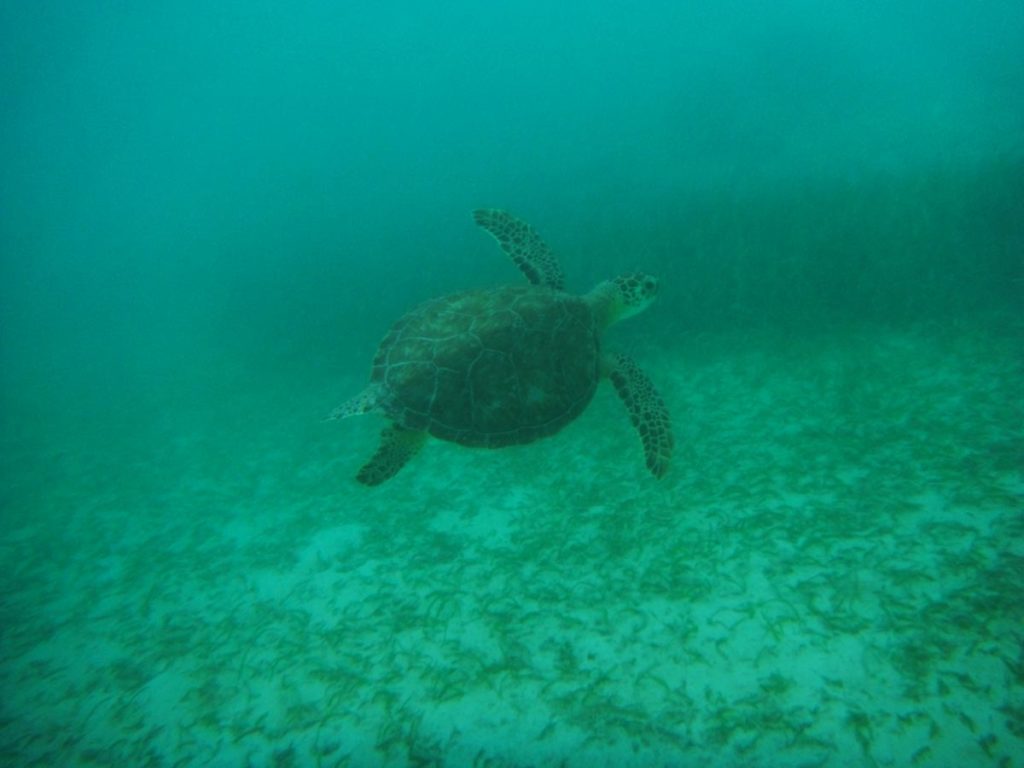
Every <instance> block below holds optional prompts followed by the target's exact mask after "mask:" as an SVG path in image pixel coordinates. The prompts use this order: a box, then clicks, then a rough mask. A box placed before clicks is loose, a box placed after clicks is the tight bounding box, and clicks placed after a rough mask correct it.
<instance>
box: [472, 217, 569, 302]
mask: <svg viewBox="0 0 1024 768" xmlns="http://www.w3.org/2000/svg"><path fill="white" fill-rule="evenodd" d="M473 220H474V221H476V223H477V224H479V225H480V226H481V227H483V228H484V229H486V230H487V231H488V232H490V233H491V235H493V236H494V239H495V240H497V241H498V245H500V246H501V250H503V251H504V252H505V253H507V254H508V255H509V257H510V258H511V259H512V261H514V262H515V264H516V266H517V267H519V269H520V270H521V271H522V273H523V274H524V275H526V279H527V280H529V281H530V282H531V283H533V284H534V285H546V286H548V287H550V288H554V289H556V290H559V291H561V290H564V289H565V276H564V275H563V274H562V267H561V265H559V263H558V260H557V259H556V258H555V256H554V254H553V253H551V249H550V248H548V246H547V244H546V243H545V242H544V241H543V240H541V238H540V235H538V234H537V233H536V232H535V231H534V230H533V227H531V226H530V225H529V224H527V223H526V222H525V221H520V220H519V219H517V218H516V217H515V216H513V215H512V214H510V213H506V212H505V211H499V210H497V209H495V208H480V209H478V210H476V211H473Z"/></svg>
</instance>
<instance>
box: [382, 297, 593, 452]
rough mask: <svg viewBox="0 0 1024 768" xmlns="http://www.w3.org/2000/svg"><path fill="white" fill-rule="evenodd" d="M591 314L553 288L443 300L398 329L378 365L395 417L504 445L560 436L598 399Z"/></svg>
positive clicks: (459, 438)
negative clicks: (596, 395)
mask: <svg viewBox="0 0 1024 768" xmlns="http://www.w3.org/2000/svg"><path fill="white" fill-rule="evenodd" d="M599 346H600V340H599V334H598V329H597V326H596V324H595V322H594V317H593V313H592V312H591V310H590V307H589V306H588V305H587V304H586V302H584V301H583V299H581V298H579V297H577V296H571V295H569V294H566V293H562V292H560V291H557V290H554V289H552V288H548V287H545V286H533V285H531V286H506V287H501V288H494V289H489V290H477V291H468V292H465V293H457V294H452V295H449V296H442V297H441V298H438V299H433V300H432V301H428V302H426V303H424V304H421V305H420V306H418V307H416V308H415V309H413V310H412V311H411V312H409V313H408V314H406V315H405V316H404V317H402V318H401V319H400V320H398V322H396V323H395V324H394V325H393V326H392V327H391V330H390V331H389V332H388V334H387V336H385V337H384V340H383V341H382V342H381V344H380V349H379V350H378V351H377V355H376V357H375V358H374V360H373V370H372V373H371V380H372V381H373V382H377V383H379V384H381V385H382V386H383V394H384V397H383V398H382V404H383V405H384V408H385V410H386V411H387V415H388V416H390V417H391V418H392V419H394V420H395V422H396V423H397V424H399V425H401V426H403V427H406V428H408V429H413V430H420V431H426V432H429V433H430V434H432V435H434V436H435V437H438V438H441V439H443V440H451V441H454V442H456V443H461V444H463V445H470V446H486V447H490V448H497V447H500V446H504V445H513V444H517V443H529V442H532V441H534V440H537V439H538V438H541V437H545V436H547V435H552V434H554V433H555V432H557V431H558V430H560V429H561V428H562V427H564V426H565V425H566V424H568V423H569V422H570V421H572V420H573V419H575V418H576V417H577V416H578V415H579V414H580V413H581V412H582V411H583V409H584V408H586V407H587V404H588V403H589V402H590V399H591V398H592V397H593V395H594V390H595V389H596V388H597V382H598V378H599V369H598V360H599V353H600V349H599Z"/></svg>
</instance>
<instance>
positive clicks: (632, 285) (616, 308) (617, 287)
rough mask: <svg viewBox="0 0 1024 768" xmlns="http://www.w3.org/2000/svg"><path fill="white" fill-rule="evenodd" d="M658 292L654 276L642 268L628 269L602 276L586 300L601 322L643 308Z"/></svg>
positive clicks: (613, 319) (616, 320)
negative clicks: (626, 272)
mask: <svg viewBox="0 0 1024 768" xmlns="http://www.w3.org/2000/svg"><path fill="white" fill-rule="evenodd" d="M657 295H658V280H657V278H655V277H651V276H650V275H645V274H644V273H643V272H631V273H630V274H628V275H619V276H618V277H616V278H615V279H613V280H606V281H605V282H603V283H601V284H600V285H599V286H597V287H596V288H595V289H594V290H592V291H591V292H590V293H589V294H588V296H587V300H588V302H589V303H590V306H591V307H592V308H593V310H594V314H595V315H597V316H598V317H599V318H601V319H602V320H603V323H604V325H605V326H609V325H611V324H612V323H617V322H618V321H619V320H625V319H626V318H627V317H632V316H633V315H635V314H638V313H640V312H643V311H644V310H645V309H647V308H648V307H649V306H651V304H653V303H654V299H655V297H656V296H657Z"/></svg>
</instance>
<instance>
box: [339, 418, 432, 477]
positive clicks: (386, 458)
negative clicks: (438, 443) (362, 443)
mask: <svg viewBox="0 0 1024 768" xmlns="http://www.w3.org/2000/svg"><path fill="white" fill-rule="evenodd" d="M426 436H427V433H426V432H419V431H415V430H411V429H404V428H402V427H399V426H398V425H396V424H392V425H390V426H387V427H384V429H383V430H381V433H380V445H379V446H378V447H377V452H376V453H374V454H373V457H372V458H371V459H370V460H369V461H368V462H366V464H364V465H363V468H362V469H360V470H359V474H357V475H356V480H358V481H359V482H360V483H362V484H363V485H380V484H381V483H383V482H384V481H385V480H390V479H391V478H392V477H394V476H395V475H397V474H398V470H400V469H401V468H402V467H404V466H405V464H406V462H407V461H409V459H411V458H412V457H413V456H415V455H416V453H417V452H418V451H419V449H420V447H421V446H422V445H423V441H424V438H426Z"/></svg>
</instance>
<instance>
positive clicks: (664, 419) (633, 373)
mask: <svg viewBox="0 0 1024 768" xmlns="http://www.w3.org/2000/svg"><path fill="white" fill-rule="evenodd" d="M604 367H605V373H606V374H607V376H608V378H609V379H611V381H612V384H614V385H615V391H616V392H618V393H619V397H620V398H621V399H622V402H623V403H624V404H625V406H626V410H627V411H629V419H630V421H632V422H633V426H634V427H635V428H636V431H637V432H638V433H639V434H640V441H641V442H642V443H643V446H644V457H645V458H646V459H647V468H648V469H649V470H650V471H651V474H652V475H654V476H655V477H661V476H663V475H664V474H665V472H667V471H668V463H669V460H670V459H671V458H672V447H673V445H674V441H673V439H672V422H671V420H670V419H669V415H668V408H666V407H665V401H664V400H662V398H661V395H659V394H658V390H656V389H655V388H654V384H652V383H651V380H650V379H649V378H647V374H646V373H644V372H643V371H642V370H641V369H640V366H639V365H637V364H636V363H635V362H634V361H633V360H632V358H629V357H627V356H626V355H623V354H614V355H609V356H608V357H607V358H606V359H605V361H604Z"/></svg>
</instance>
